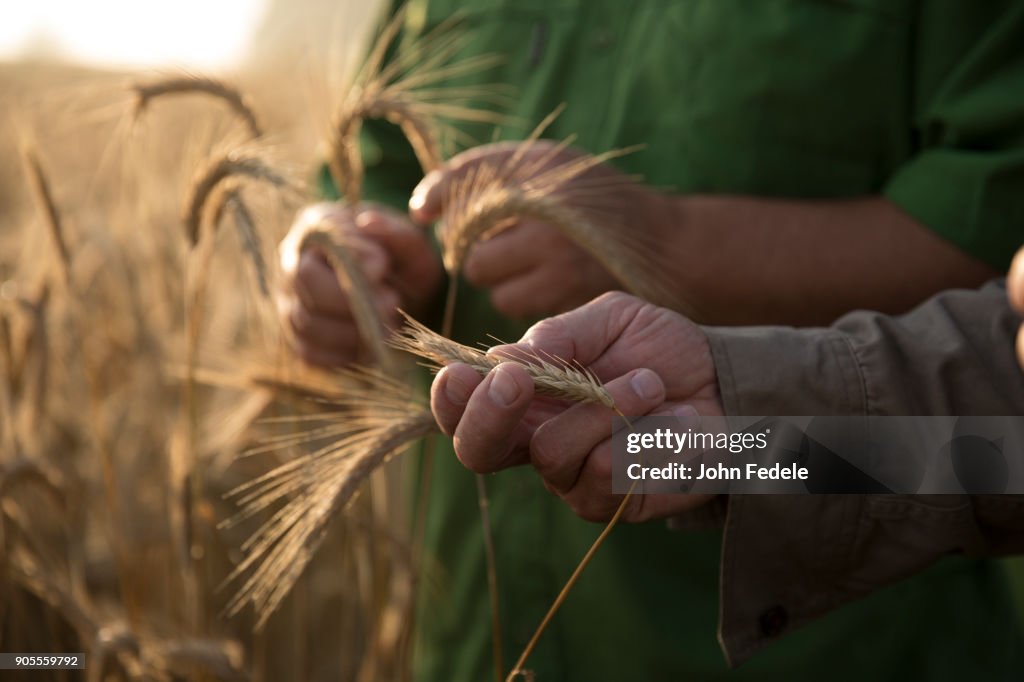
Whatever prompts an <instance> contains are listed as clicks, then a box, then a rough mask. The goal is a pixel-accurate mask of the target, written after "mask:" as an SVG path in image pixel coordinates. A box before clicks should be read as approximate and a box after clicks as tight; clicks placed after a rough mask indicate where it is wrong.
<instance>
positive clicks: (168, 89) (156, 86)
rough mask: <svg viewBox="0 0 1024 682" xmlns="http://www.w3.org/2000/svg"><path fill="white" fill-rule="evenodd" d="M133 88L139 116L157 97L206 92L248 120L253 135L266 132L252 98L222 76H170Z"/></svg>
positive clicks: (136, 85) (139, 83)
mask: <svg viewBox="0 0 1024 682" xmlns="http://www.w3.org/2000/svg"><path fill="white" fill-rule="evenodd" d="M131 90H132V92H134V93H135V105H134V108H135V113H134V115H135V117H136V118H138V117H139V116H140V115H141V114H142V112H143V111H144V110H145V109H146V107H148V106H149V104H150V102H152V101H153V100H155V99H159V98H161V97H166V96H168V95H184V94H204V95H209V96H211V97H215V98H217V99H220V100H223V101H224V102H226V103H227V105H228V106H229V107H230V108H231V110H232V111H233V112H235V114H236V115H237V116H238V117H239V118H240V119H241V120H242V121H243V122H244V123H245V126H246V128H248V130H249V134H250V135H251V136H252V137H253V138H257V137H261V136H262V135H263V131H262V129H261V128H260V125H259V122H258V121H257V119H256V112H255V110H254V109H253V106H252V102H251V101H250V100H249V98H248V97H247V96H246V95H245V94H244V93H243V92H242V91H241V90H239V89H238V88H237V87H235V86H234V85H230V84H228V83H226V82H225V81H223V80H220V79H217V78H212V77H210V76H199V75H185V76H170V77H168V78H162V79H160V80H155V81H147V82H142V81H140V82H135V83H132V84H131Z"/></svg>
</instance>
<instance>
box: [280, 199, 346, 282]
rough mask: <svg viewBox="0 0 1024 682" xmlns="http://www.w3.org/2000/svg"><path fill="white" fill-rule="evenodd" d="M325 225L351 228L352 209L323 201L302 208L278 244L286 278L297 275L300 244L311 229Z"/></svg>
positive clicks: (282, 268)
mask: <svg viewBox="0 0 1024 682" xmlns="http://www.w3.org/2000/svg"><path fill="white" fill-rule="evenodd" d="M317 226H325V227H328V228H332V229H335V230H344V229H346V228H348V229H351V226H352V211H351V209H350V208H349V207H348V206H346V205H345V204H341V203H331V202H321V203H318V204H311V205H309V206H306V207H304V208H303V209H301V210H300V211H299V212H298V214H296V216H295V221H294V222H293V223H292V227H291V229H290V230H288V234H287V235H285V237H284V239H282V240H281V244H280V245H279V246H278V256H279V259H280V263H281V272H282V273H283V274H284V276H285V279H286V280H289V281H290V280H291V279H293V278H294V277H295V274H296V271H297V270H298V266H299V256H300V255H301V254H300V253H299V246H300V245H301V244H302V240H303V239H304V238H305V236H306V234H307V233H308V232H309V230H310V229H313V228H315V227H317Z"/></svg>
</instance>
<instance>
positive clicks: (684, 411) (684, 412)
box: [672, 405, 700, 417]
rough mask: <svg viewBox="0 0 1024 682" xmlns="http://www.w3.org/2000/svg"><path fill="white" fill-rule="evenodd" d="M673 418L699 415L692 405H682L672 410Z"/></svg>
mask: <svg viewBox="0 0 1024 682" xmlns="http://www.w3.org/2000/svg"><path fill="white" fill-rule="evenodd" d="M672 414H673V416H676V417H699V416H700V413H699V412H697V408H695V407H694V406H693V405H683V406H682V407H677V408H676V409H674V410H672Z"/></svg>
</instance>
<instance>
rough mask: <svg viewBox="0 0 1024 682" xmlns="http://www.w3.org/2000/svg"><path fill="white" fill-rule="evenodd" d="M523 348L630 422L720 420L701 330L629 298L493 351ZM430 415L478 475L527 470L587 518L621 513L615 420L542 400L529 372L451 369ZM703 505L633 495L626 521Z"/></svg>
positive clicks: (435, 392)
mask: <svg viewBox="0 0 1024 682" xmlns="http://www.w3.org/2000/svg"><path fill="white" fill-rule="evenodd" d="M524 350H527V351H530V352H533V353H540V354H542V355H550V356H555V357H558V358H561V359H563V360H566V361H574V362H578V363H579V364H581V365H583V366H585V367H589V368H590V369H591V371H593V372H594V373H595V374H596V375H597V376H598V378H600V379H601V380H602V381H604V382H605V386H606V388H607V389H608V391H609V393H610V394H611V395H612V397H613V398H614V399H615V401H616V406H617V407H618V409H619V410H621V411H622V412H623V413H624V414H626V415H630V416H636V415H644V414H679V415H692V414H693V413H694V412H696V413H697V414H701V415H709V416H711V415H715V416H717V415H721V414H722V406H721V401H720V399H719V396H718V385H717V379H716V373H715V367H714V361H713V359H712V355H711V351H710V348H709V346H708V342H707V339H706V337H705V335H704V332H703V331H702V330H701V329H700V327H698V326H696V325H694V324H693V323H691V322H690V321H689V320H687V319H686V318H684V317H682V316H680V315H678V314H676V313H674V312H672V311H669V310H666V309H664V308H658V307H656V306H653V305H650V304H648V303H644V302H643V301H641V300H640V299H637V298H634V297H632V296H628V295H626V294H622V293H618V292H615V293H611V294H606V295H604V296H602V297H601V298H599V299H597V300H595V301H593V302H592V303H589V304H587V305H585V306H583V307H581V308H578V309H576V310H573V311H571V312H569V313H566V314H563V315H560V316H558V317H554V318H551V319H547V320H544V321H542V322H540V323H538V324H537V325H534V327H533V328H531V329H530V330H529V331H528V332H527V334H526V335H525V336H524V337H523V339H522V341H521V342H520V343H518V344H514V345H511V346H503V347H499V348H497V349H494V350H492V352H494V353H499V354H504V355H511V356H515V355H516V354H517V353H521V352H522V351H524ZM431 407H432V409H433V411H434V416H435V417H436V419H437V421H438V424H439V425H440V426H441V428H442V430H444V432H445V433H447V434H449V435H452V436H453V437H454V443H455V451H456V454H457V455H458V457H459V459H460V460H461V461H462V463H463V464H465V465H466V466H467V467H468V468H470V469H472V470H473V471H477V472H490V471H497V470H499V469H504V468H507V467H510V466H516V465H520V464H527V463H528V464H531V465H532V466H533V467H534V468H535V469H536V470H537V472H538V473H539V474H540V476H541V477H542V478H543V479H544V482H545V484H546V485H547V487H548V489H549V490H551V491H552V492H554V493H555V494H556V495H558V496H559V497H561V498H562V499H563V500H564V501H565V502H566V503H567V504H568V505H569V506H570V507H571V508H572V509H573V510H574V511H575V512H576V513H577V514H578V515H580V516H581V517H583V518H585V519H588V520H594V521H597V520H606V519H608V518H610V517H611V515H612V514H613V513H614V511H615V509H616V508H617V507H618V504H619V502H620V501H621V496H618V495H613V494H612V493H611V489H612V485H611V477H612V468H611V428H610V418H611V417H612V416H613V415H614V412H613V411H611V410H609V409H608V408H605V407H603V406H600V405H593V404H581V405H568V404H566V403H563V402H559V401H555V400H551V399H548V398H544V397H537V396H535V395H534V391H533V382H532V381H531V379H530V378H529V376H528V375H527V373H526V371H525V370H524V369H523V368H522V367H519V366H517V365H516V364H514V363H503V364H502V365H500V366H499V367H498V368H497V369H495V370H494V371H492V372H491V373H490V374H489V375H488V376H487V377H485V378H484V379H482V380H481V379H480V377H479V376H478V375H477V374H476V372H474V371H473V370H472V369H471V368H469V367H467V366H465V365H451V366H449V367H447V368H446V369H445V370H444V371H442V372H441V373H440V374H438V376H437V378H436V379H435V380H434V384H433V387H432V390H431ZM708 499H709V498H708V497H705V496H684V495H644V496H637V497H635V498H634V499H633V501H632V502H631V504H630V505H629V506H628V507H627V509H626V511H625V513H624V517H623V518H624V520H627V521H643V520H647V519H651V518H660V517H664V516H670V515H672V514H677V513H680V512H682V511H685V510H687V509H691V508H693V507H695V506H698V505H699V504H703V503H704V502H706V501H707V500H708Z"/></svg>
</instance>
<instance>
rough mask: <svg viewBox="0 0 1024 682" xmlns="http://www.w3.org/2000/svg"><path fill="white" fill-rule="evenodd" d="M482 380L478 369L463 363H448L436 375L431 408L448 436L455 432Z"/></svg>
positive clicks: (432, 389)
mask: <svg viewBox="0 0 1024 682" xmlns="http://www.w3.org/2000/svg"><path fill="white" fill-rule="evenodd" d="M482 381H483V377H481V376H480V375H479V374H478V373H477V372H476V370H474V369H473V368H472V367H470V366H469V365H464V364H462V363H455V364H451V365H448V366H447V367H445V368H444V369H442V370H441V371H440V372H438V373H437V376H436V377H434V382H433V383H432V384H431V385H430V409H431V411H433V413H434V419H435V420H436V421H437V425H438V426H439V427H441V432H442V433H444V434H445V435H446V436H451V435H453V434H454V433H455V427H457V426H458V425H459V420H461V419H462V413H463V412H464V411H465V410H466V403H468V402H469V397H470V396H471V395H472V394H473V391H474V390H475V389H476V387H477V386H479V385H480V382H482Z"/></svg>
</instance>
